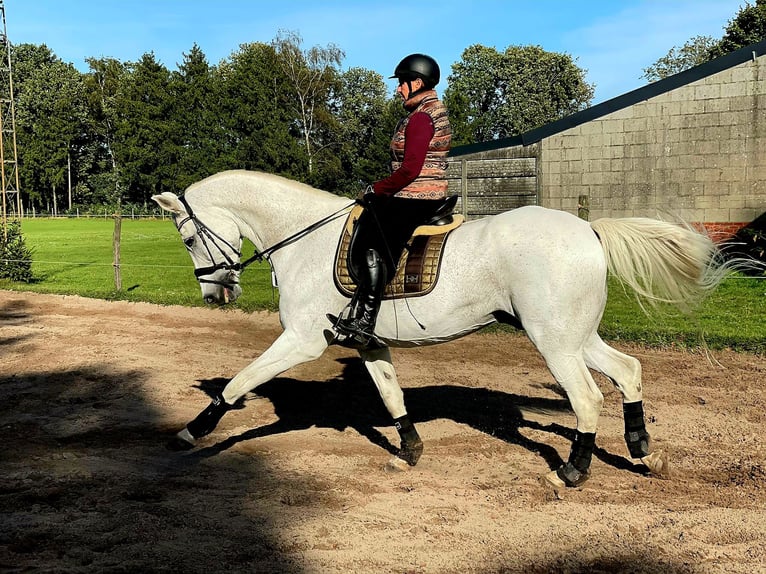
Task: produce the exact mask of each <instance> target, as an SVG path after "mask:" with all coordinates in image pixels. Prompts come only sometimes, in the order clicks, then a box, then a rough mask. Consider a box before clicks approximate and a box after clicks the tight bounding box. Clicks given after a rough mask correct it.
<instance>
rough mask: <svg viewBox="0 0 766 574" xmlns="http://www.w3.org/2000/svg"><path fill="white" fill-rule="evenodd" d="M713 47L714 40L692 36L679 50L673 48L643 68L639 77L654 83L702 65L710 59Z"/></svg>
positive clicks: (707, 37)
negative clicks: (642, 72) (642, 73)
mask: <svg viewBox="0 0 766 574" xmlns="http://www.w3.org/2000/svg"><path fill="white" fill-rule="evenodd" d="M715 45H716V40H715V39H713V37H712V36H694V38H692V39H691V40H688V41H687V42H686V43H685V44H684V45H683V46H682V47H681V48H677V47H676V46H673V47H672V48H671V49H670V51H669V52H668V53H667V54H665V55H664V56H663V57H662V58H660V59H659V60H657V61H656V62H655V63H654V64H652V65H651V66H649V67H648V68H644V75H643V76H641V77H642V78H646V79H647V80H648V81H650V82H655V81H657V80H662V79H664V78H667V77H668V76H672V75H674V74H678V73H679V72H683V71H684V70H688V69H689V68H693V67H694V66H698V65H699V64H703V63H705V62H707V61H708V60H709V59H710V50H711V49H712V48H713V46H715Z"/></svg>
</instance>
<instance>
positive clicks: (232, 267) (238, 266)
mask: <svg viewBox="0 0 766 574" xmlns="http://www.w3.org/2000/svg"><path fill="white" fill-rule="evenodd" d="M178 199H179V200H180V201H181V203H182V204H183V206H184V208H186V213H187V214H188V217H186V218H185V219H183V220H182V221H180V222H179V223H177V224H176V227H177V229H178V230H179V231H180V230H181V227H183V226H184V225H185V224H186V223H187V222H188V221H191V222H193V223H194V226H195V228H196V229H197V236H198V237H199V238H200V240H201V241H202V244H203V245H204V246H205V249H207V252H208V256H209V257H210V260H211V261H212V262H213V265H210V266H208V267H200V268H198V269H195V270H194V276H195V277H196V278H197V280H198V281H199V282H200V283H217V284H219V285H224V286H230V284H227V283H223V282H221V281H211V280H208V279H202V278H201V277H203V276H205V275H210V274H212V273H215V272H216V271H219V270H221V269H226V270H229V271H242V270H244V269H245V268H246V267H248V266H249V265H251V264H252V263H255V262H256V261H263V260H264V259H265V260H266V261H269V263H271V260H270V259H269V258H270V256H271V255H272V254H273V253H274V252H275V251H278V250H279V249H282V248H283V247H287V246H288V245H291V244H293V243H295V242H296V241H298V240H299V239H302V238H303V237H305V236H306V235H308V234H309V233H311V232H313V231H316V230H317V229H319V228H320V227H322V226H324V225H327V224H328V223H330V222H331V221H334V220H336V219H338V218H339V217H341V216H343V215H344V214H343V212H344V211H346V210H347V209H348V208H349V207H351V205H353V203H351V204H349V205H346V206H344V207H342V208H340V209H339V210H338V211H335V212H333V213H331V214H330V215H328V216H327V217H324V218H322V219H320V220H319V221H316V222H314V223H312V224H311V225H309V226H308V227H305V228H303V229H301V230H300V231H297V232H296V233H293V234H292V235H290V236H288V237H286V238H284V239H282V240H281V241H278V242H277V243H275V244H274V245H272V246H271V247H267V248H266V249H264V250H263V251H259V250H258V249H257V248H256V250H255V254H253V256H252V257H249V258H248V259H246V260H245V261H241V262H240V261H235V260H234V259H232V258H231V257H230V256H229V255H228V253H227V252H226V251H225V250H224V249H222V248H221V246H220V245H219V244H218V243H217V242H216V240H218V241H221V242H223V244H224V245H225V246H226V247H228V248H229V249H230V250H231V251H232V252H233V253H234V254H235V255H236V257H237V259H239V258H240V257H241V256H242V253H241V252H240V250H239V249H237V248H235V247H234V246H233V245H232V244H231V243H229V242H228V241H226V240H225V239H224V238H223V237H221V236H220V235H218V234H217V233H216V232H215V231H213V230H212V229H210V228H209V227H208V226H207V225H205V224H204V223H202V221H201V220H200V219H199V218H198V217H197V216H196V215H195V213H194V211H193V210H192V208H191V206H190V205H189V203H188V202H187V201H186V198H185V197H184V196H180V197H179V198H178ZM208 241H209V242H210V243H211V244H212V246H213V247H215V248H216V249H217V250H218V252H219V253H220V254H221V255H223V257H224V259H225V260H226V262H225V263H215V258H214V257H213V252H212V251H211V249H210V246H209V245H208Z"/></svg>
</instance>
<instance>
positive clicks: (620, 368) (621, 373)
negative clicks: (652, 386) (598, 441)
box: [584, 335, 668, 476]
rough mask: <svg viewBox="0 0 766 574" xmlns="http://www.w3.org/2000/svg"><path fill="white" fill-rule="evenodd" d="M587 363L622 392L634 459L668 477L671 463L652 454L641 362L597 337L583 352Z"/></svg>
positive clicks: (657, 454) (663, 457) (626, 437)
mask: <svg viewBox="0 0 766 574" xmlns="http://www.w3.org/2000/svg"><path fill="white" fill-rule="evenodd" d="M584 356H585V362H586V364H587V365H588V366H589V367H590V368H591V369H594V370H596V371H599V372H600V373H603V374H604V375H606V376H607V377H608V378H609V379H610V380H611V381H612V383H613V384H614V385H615V387H617V389H619V391H620V393H622V401H623V402H622V409H623V417H624V420H625V442H626V443H627V445H628V451H629V452H630V456H631V457H633V458H637V459H640V460H641V461H642V462H643V463H644V464H645V465H646V466H647V467H648V468H649V470H650V471H651V472H652V473H653V474H656V475H658V476H667V475H668V460H667V457H666V456H665V454H664V453H663V452H662V451H661V450H660V451H656V452H651V449H650V444H651V441H650V438H649V433H648V432H647V430H646V422H645V421H644V404H643V392H642V386H641V363H639V361H638V359H636V358H634V357H631V356H629V355H626V354H624V353H621V352H620V351H618V350H617V349H614V348H612V347H610V346H609V345H607V344H606V343H604V341H603V340H601V337H599V336H598V335H594V336H592V337H591V338H590V339H589V340H588V343H587V345H586V346H585V349H584Z"/></svg>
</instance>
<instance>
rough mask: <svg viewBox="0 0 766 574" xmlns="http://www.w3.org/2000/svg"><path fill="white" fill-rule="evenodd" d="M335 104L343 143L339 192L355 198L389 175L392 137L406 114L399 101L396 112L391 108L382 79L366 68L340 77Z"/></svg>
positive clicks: (334, 111)
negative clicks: (367, 186) (366, 186)
mask: <svg viewBox="0 0 766 574" xmlns="http://www.w3.org/2000/svg"><path fill="white" fill-rule="evenodd" d="M332 102H333V115H334V116H335V117H336V118H337V123H338V126H339V132H338V134H337V136H336V138H337V141H339V142H341V144H340V146H339V149H338V150H337V154H338V156H339V158H340V164H341V169H342V176H341V178H342V179H341V181H338V182H337V189H336V191H340V192H344V193H347V194H350V195H356V194H357V193H359V192H360V191H361V190H362V187H363V186H364V185H366V184H370V183H372V182H373V181H375V180H377V179H380V178H382V177H384V176H386V175H387V174H388V165H389V159H390V158H389V155H390V154H389V149H388V148H389V141H390V137H391V134H392V133H393V131H394V127H395V125H396V122H397V121H398V120H399V118H400V117H401V116H402V115H403V114H404V111H403V108H402V106H401V101H400V100H399V99H398V98H397V101H396V104H397V105H396V110H393V109H392V107H391V106H390V104H389V100H388V99H387V98H386V85H385V83H384V82H383V77H382V76H381V75H380V74H378V73H377V72H372V71H370V70H366V69H364V68H350V69H349V70H347V71H346V72H344V73H343V74H342V75H341V77H340V83H339V86H338V89H337V90H336V92H335V93H334V94H333V97H332ZM400 110H401V113H398V112H399V111H400Z"/></svg>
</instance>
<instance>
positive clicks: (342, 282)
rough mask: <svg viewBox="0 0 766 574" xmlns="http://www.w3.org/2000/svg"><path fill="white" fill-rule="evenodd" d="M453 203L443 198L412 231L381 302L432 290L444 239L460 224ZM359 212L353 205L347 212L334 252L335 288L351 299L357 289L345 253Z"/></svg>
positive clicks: (347, 250) (454, 199)
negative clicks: (430, 214) (427, 217)
mask: <svg viewBox="0 0 766 574" xmlns="http://www.w3.org/2000/svg"><path fill="white" fill-rule="evenodd" d="M456 201H457V196H456V195H455V196H452V197H449V198H447V200H446V201H445V202H444V204H443V205H442V206H441V207H440V208H439V209H438V210H437V211H436V213H435V214H434V216H433V217H432V218H431V219H430V220H429V221H428V222H427V223H425V224H424V225H421V226H420V227H417V228H416V229H415V231H414V232H413V234H412V237H411V238H410V240H409V241H408V242H407V245H406V246H405V248H404V251H403V252H402V255H401V257H400V258H399V262H398V264H397V266H396V273H395V274H394V278H393V279H392V280H391V281H390V282H389V283H388V285H386V290H385V292H384V294H383V299H401V298H403V297H418V296H421V295H425V294H427V293H430V292H431V291H432V290H433V288H434V286H435V285H436V280H437V279H438V277H439V267H440V265H441V258H442V252H443V248H444V244H445V242H446V240H447V236H448V235H449V233H450V232H451V231H453V230H455V229H457V228H458V227H460V225H461V224H462V223H463V221H464V218H463V216H462V215H455V214H453V213H452V210H453V209H454V207H455V203H456ZM363 209H364V208H363V207H362V206H361V205H355V206H354V208H353V209H352V210H351V212H350V213H349V215H348V218H347V219H346V225H345V226H344V228H343V231H342V232H341V236H340V241H339V242H338V248H337V251H336V253H335V266H334V273H333V278H334V280H335V286H336V287H337V288H338V290H339V291H340V292H341V293H342V294H343V295H345V296H347V297H351V296H352V295H353V294H354V292H355V291H356V287H357V286H356V284H355V283H354V279H353V277H352V276H351V273H350V272H349V269H348V252H349V249H350V248H351V237H352V234H353V231H354V225H356V222H357V220H358V219H359V216H360V215H361V214H362V211H363Z"/></svg>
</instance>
